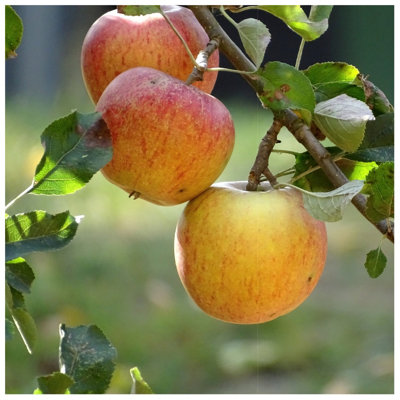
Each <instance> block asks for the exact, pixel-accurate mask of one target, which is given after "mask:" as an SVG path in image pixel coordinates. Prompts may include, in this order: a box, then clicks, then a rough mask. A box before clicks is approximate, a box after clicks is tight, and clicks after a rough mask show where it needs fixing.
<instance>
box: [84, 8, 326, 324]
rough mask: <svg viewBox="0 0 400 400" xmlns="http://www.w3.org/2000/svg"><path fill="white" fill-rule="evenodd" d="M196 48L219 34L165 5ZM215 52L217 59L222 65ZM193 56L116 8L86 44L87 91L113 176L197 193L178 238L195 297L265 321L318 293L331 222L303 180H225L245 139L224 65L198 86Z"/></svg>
mask: <svg viewBox="0 0 400 400" xmlns="http://www.w3.org/2000/svg"><path fill="white" fill-rule="evenodd" d="M162 8H163V12H164V13H165V14H167V15H168V17H169V19H170V21H171V22H172V23H173V25H174V26H175V28H176V29H177V30H178V31H179V33H180V34H181V36H182V37H183V38H184V40H185V41H186V43H187V45H188V47H189V48H190V50H191V52H192V53H193V54H197V53H198V52H199V51H200V50H202V49H204V48H205V47H206V45H207V43H208V41H209V38H208V36H207V34H206V32H205V31H204V29H203V27H202V26H201V25H200V24H199V22H198V21H197V19H196V18H195V17H194V15H193V14H192V12H191V11H190V10H189V9H187V8H184V7H178V6H162ZM218 63H219V56H218V52H217V51H215V52H214V53H213V54H212V55H211V57H210V58H209V66H210V67H215V66H218ZM192 69H193V64H192V62H191V60H190V57H189V56H188V54H187V52H186V50H185V49H184V46H183V45H182V43H181V42H180V40H179V38H178V37H177V35H176V34H175V32H174V31H173V30H172V29H171V27H170V26H169V24H168V23H167V22H166V20H165V18H164V17H163V16H162V15H161V14H159V13H152V14H147V15H141V16H128V15H124V14H122V13H118V12H117V11H111V12H109V13H106V14H104V15H103V16H101V17H100V18H99V19H98V20H97V21H96V22H95V23H94V24H93V25H92V27H91V28H90V30H89V31H88V33H87V35H86V37H85V40H84V43H83V46H82V72H83V78H84V81H85V85H86V88H87V91H88V93H89V95H90V97H91V99H92V100H93V102H94V103H95V104H96V109H97V110H98V111H99V112H101V113H102V116H103V118H104V120H105V121H106V123H107V125H108V127H109V129H110V132H111V136H112V143H113V158H112V160H111V161H110V162H109V163H108V164H107V165H106V166H105V167H104V168H103V169H102V173H103V174H104V176H105V177H106V178H107V179H108V180H110V181H111V182H112V183H113V184H115V185H117V186H119V187H120V188H122V189H123V190H125V191H127V192H128V193H129V194H130V195H133V196H134V197H140V198H141V199H145V200H148V201H150V202H153V203H156V204H159V205H175V204H179V203H183V202H186V201H188V203H187V205H186V207H185V209H184V212H183V214H182V216H181V218H180V220H179V222H178V225H177V229H176V235H175V260H176V265H177V270H178V273H179V276H180V278H181V280H182V283H183V285H184V287H185V288H186V290H187V292H188V293H189V295H190V296H191V297H192V298H193V300H194V301H195V302H196V303H197V304H198V306H199V307H200V308H201V309H202V310H204V311H205V312H206V313H208V314H209V315H211V316H213V317H216V318H218V319H221V320H224V321H228V322H234V323H260V322H266V321H269V320H272V319H274V318H276V317H278V316H280V315H283V314H285V313H287V312H289V311H291V310H292V309H294V308H296V307H297V306H298V305H299V304H300V303H301V302H303V300H304V299H305V298H306V297H307V296H308V295H309V294H310V292H311V291H312V290H313V288H314V287H315V285H316V284H317V282H318V279H319V277H320V275H321V273H322V270H323V267H324V264H325V257H326V231H325V225H324V224H323V223H322V222H320V221H317V220H315V219H313V218H312V217H311V216H310V215H309V214H308V213H307V211H305V209H304V207H303V204H302V198H301V195H299V194H298V193H297V192H296V191H295V190H294V189H279V190H272V189H271V187H270V186H269V185H268V184H266V183H264V184H262V185H260V188H259V190H258V191H256V192H248V191H246V190H245V186H246V185H245V182H231V183H222V184H214V185H213V183H214V182H215V181H216V179H217V178H218V177H219V175H220V174H221V172H222V171H223V169H224V168H225V166H226V164H227V162H228V160H229V158H230V155H231V153H232V150H233V145H234V125H233V121H232V118H231V115H230V113H229V111H228V110H227V108H226V107H225V106H224V105H223V103H222V102H220V101H219V100H218V99H217V98H215V97H213V96H212V95H210V93H211V91H212V89H213V87H214V84H215V81H216V79H217V73H216V72H206V73H205V74H204V80H203V81H201V82H196V83H194V85H187V84H186V83H185V80H186V79H187V77H188V76H189V74H190V73H191V71H192Z"/></svg>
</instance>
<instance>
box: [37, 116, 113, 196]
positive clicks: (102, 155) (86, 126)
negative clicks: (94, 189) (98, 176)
mask: <svg viewBox="0 0 400 400" xmlns="http://www.w3.org/2000/svg"><path fill="white" fill-rule="evenodd" d="M41 140H42V144H43V146H44V149H45V150H44V154H43V157H42V159H41V160H40V163H39V164H38V166H37V168H36V173H35V178H34V182H33V184H32V189H31V191H30V193H35V194H47V195H63V194H69V193H73V192H75V191H77V190H79V189H81V188H82V187H83V186H85V185H86V183H88V182H89V180H90V179H91V178H92V176H93V175H94V174H95V173H96V172H97V171H99V170H100V169H101V168H102V167H103V166H104V165H105V164H107V163H108V162H109V161H110V160H111V158H112V143H111V135H110V131H109V130H108V127H107V125H106V123H105V121H104V120H103V119H102V118H101V114H99V113H96V112H95V113H92V114H81V113H78V112H76V111H75V112H73V113H71V114H69V115H67V116H66V117H63V118H60V119H58V120H56V121H54V122H53V123H52V124H50V125H49V126H48V127H47V128H46V129H45V130H44V132H43V133H42V136H41Z"/></svg>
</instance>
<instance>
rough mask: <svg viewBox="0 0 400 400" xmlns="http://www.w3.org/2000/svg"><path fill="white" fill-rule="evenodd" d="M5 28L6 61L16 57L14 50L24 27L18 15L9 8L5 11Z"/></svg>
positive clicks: (19, 41)
mask: <svg viewBox="0 0 400 400" xmlns="http://www.w3.org/2000/svg"><path fill="white" fill-rule="evenodd" d="M5 12H6V16H5V26H6V59H7V58H13V57H16V55H17V53H16V52H15V50H16V49H17V48H18V46H19V45H20V43H21V40H22V34H23V31H24V26H23V24H22V20H21V18H20V17H19V15H18V14H17V13H16V12H15V11H14V9H13V8H12V7H11V6H6V9H5Z"/></svg>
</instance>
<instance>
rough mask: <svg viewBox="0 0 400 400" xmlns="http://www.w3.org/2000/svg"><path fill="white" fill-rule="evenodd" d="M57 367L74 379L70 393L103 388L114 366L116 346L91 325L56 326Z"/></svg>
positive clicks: (97, 390) (95, 390)
mask: <svg viewBox="0 0 400 400" xmlns="http://www.w3.org/2000/svg"><path fill="white" fill-rule="evenodd" d="M60 337H61V342H60V366H61V368H60V370H61V372H63V373H65V374H67V375H69V376H71V377H72V378H73V379H74V381H75V383H74V384H73V385H72V386H71V387H70V391H71V393H73V394H89V393H97V394H101V393H104V392H105V391H106V389H107V388H108V386H109V384H110V380H111V377H112V374H113V371H114V368H115V358H116V356H117V352H116V349H115V348H114V347H113V346H112V344H111V343H110V342H109V341H108V339H107V338H106V337H105V336H104V334H103V332H102V331H101V330H100V329H99V328H98V327H97V326H95V325H89V326H83V325H81V326H78V327H76V328H68V327H66V326H65V325H64V324H62V325H61V326H60Z"/></svg>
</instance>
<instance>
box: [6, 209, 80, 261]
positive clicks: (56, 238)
mask: <svg viewBox="0 0 400 400" xmlns="http://www.w3.org/2000/svg"><path fill="white" fill-rule="evenodd" d="M80 219H81V217H73V216H72V215H71V214H70V213H69V211H65V212H63V213H60V214H56V215H51V214H48V213H46V212H45V211H31V212H28V213H25V214H16V215H12V216H9V217H8V218H6V260H12V259H14V258H17V257H20V256H22V255H24V254H27V253H30V252H32V251H47V250H55V249H59V248H61V247H64V246H65V245H67V244H68V243H69V242H70V241H71V240H72V238H73V237H74V236H75V233H76V230H77V229H78V224H79V222H80Z"/></svg>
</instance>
